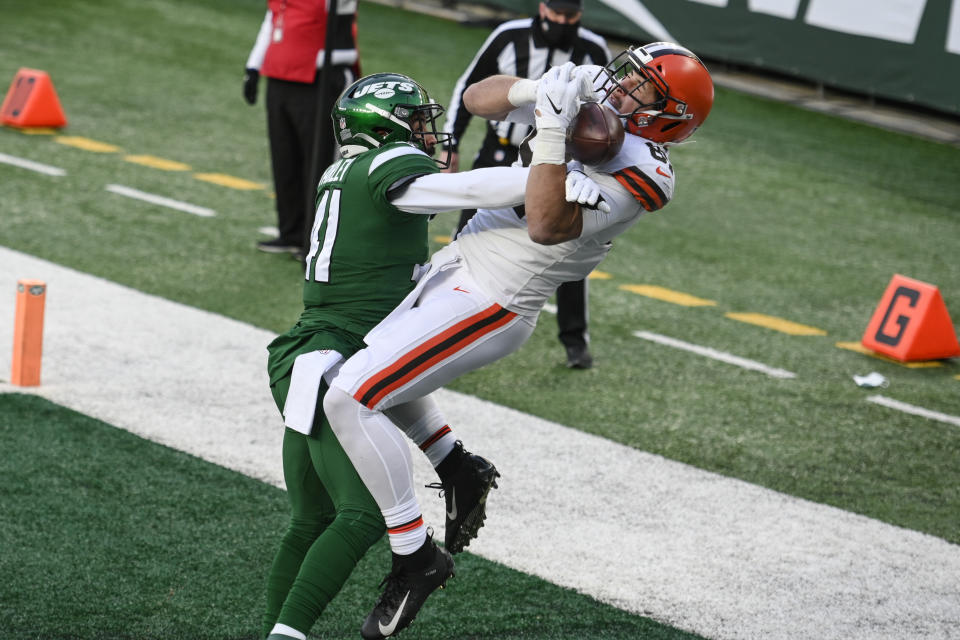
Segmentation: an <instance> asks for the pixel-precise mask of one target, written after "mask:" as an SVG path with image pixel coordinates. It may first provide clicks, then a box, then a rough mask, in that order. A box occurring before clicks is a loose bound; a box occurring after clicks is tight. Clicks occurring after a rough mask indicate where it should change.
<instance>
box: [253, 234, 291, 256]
mask: <svg viewBox="0 0 960 640" xmlns="http://www.w3.org/2000/svg"><path fill="white" fill-rule="evenodd" d="M257 249H259V250H260V251H265V252H267V253H294V252H297V251H300V245H299V244H294V243H292V242H290V241H288V240H281V239H280V238H274V239H273V240H261V241H260V242H258V243H257Z"/></svg>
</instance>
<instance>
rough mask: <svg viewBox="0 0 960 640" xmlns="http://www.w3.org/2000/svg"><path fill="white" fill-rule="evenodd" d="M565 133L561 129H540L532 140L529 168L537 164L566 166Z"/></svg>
mask: <svg viewBox="0 0 960 640" xmlns="http://www.w3.org/2000/svg"><path fill="white" fill-rule="evenodd" d="M566 155H567V132H566V131H565V130H563V129H554V128H552V127H551V128H549V129H540V130H539V131H537V137H536V138H534V140H533V157H532V158H531V160H530V166H531V167H532V166H534V165H538V164H566Z"/></svg>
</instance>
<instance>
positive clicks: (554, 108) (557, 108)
mask: <svg viewBox="0 0 960 640" xmlns="http://www.w3.org/2000/svg"><path fill="white" fill-rule="evenodd" d="M547 102H549V103H550V106H551V107H553V112H554V113H557V114H559V113H560V112H561V111H563V109H561V108H560V107H558V106H557V105H555V104H553V100H551V99H550V96H547Z"/></svg>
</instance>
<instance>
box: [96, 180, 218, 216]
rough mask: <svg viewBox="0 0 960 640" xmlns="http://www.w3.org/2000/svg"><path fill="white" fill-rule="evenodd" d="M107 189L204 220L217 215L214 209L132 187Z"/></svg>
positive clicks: (108, 186)
mask: <svg viewBox="0 0 960 640" xmlns="http://www.w3.org/2000/svg"><path fill="white" fill-rule="evenodd" d="M106 189H107V191H109V192H111V193H116V194H117V195H121V196H126V197H128V198H134V199H136V200H143V201H144V202H150V203H152V204H158V205H160V206H162V207H169V208H171V209H177V210H178V211H185V212H187V213H192V214H193V215H195V216H200V217H202V218H212V217H213V216H215V215H217V212H216V211H214V210H213V209H207V208H206V207H198V206H197V205H194V204H190V203H189V202H181V201H180V200H174V199H172V198H164V197H163V196H158V195H156V194H153V193H147V192H146V191H139V190H137V189H131V188H130V187H125V186H123V185H121V184H108V185H107V186H106Z"/></svg>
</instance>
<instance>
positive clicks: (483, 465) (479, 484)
mask: <svg viewBox="0 0 960 640" xmlns="http://www.w3.org/2000/svg"><path fill="white" fill-rule="evenodd" d="M454 446H455V447H457V448H459V449H460V454H461V455H462V461H461V462H460V466H459V467H458V468H457V470H456V471H455V472H454V473H453V474H452V475H451V476H450V477H449V478H447V479H446V480H444V481H442V482H439V483H437V482H435V483H433V484H428V485H427V487H429V488H431V489H440V495H441V496H442V497H443V498H444V499H445V500H446V504H447V528H446V531H445V535H444V545H446V547H447V550H448V551H449V552H450V553H460V552H461V551H463V548H464V547H466V546H467V545H469V544H470V541H471V540H473V539H474V538H476V537H477V532H478V531H479V530H480V527H482V526H483V521H484V520H486V518H487V510H486V504H487V495H488V494H489V493H490V489H491V488H493V489H496V488H497V478H499V477H500V472H499V471H497V468H496V467H495V466H493V464H491V463H490V461H489V460H487V459H486V458H482V457H480V456H478V455H475V454H473V453H470V452H469V451H464V450H463V443H462V442H460V441H459V440H457V443H456V445H454Z"/></svg>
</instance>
